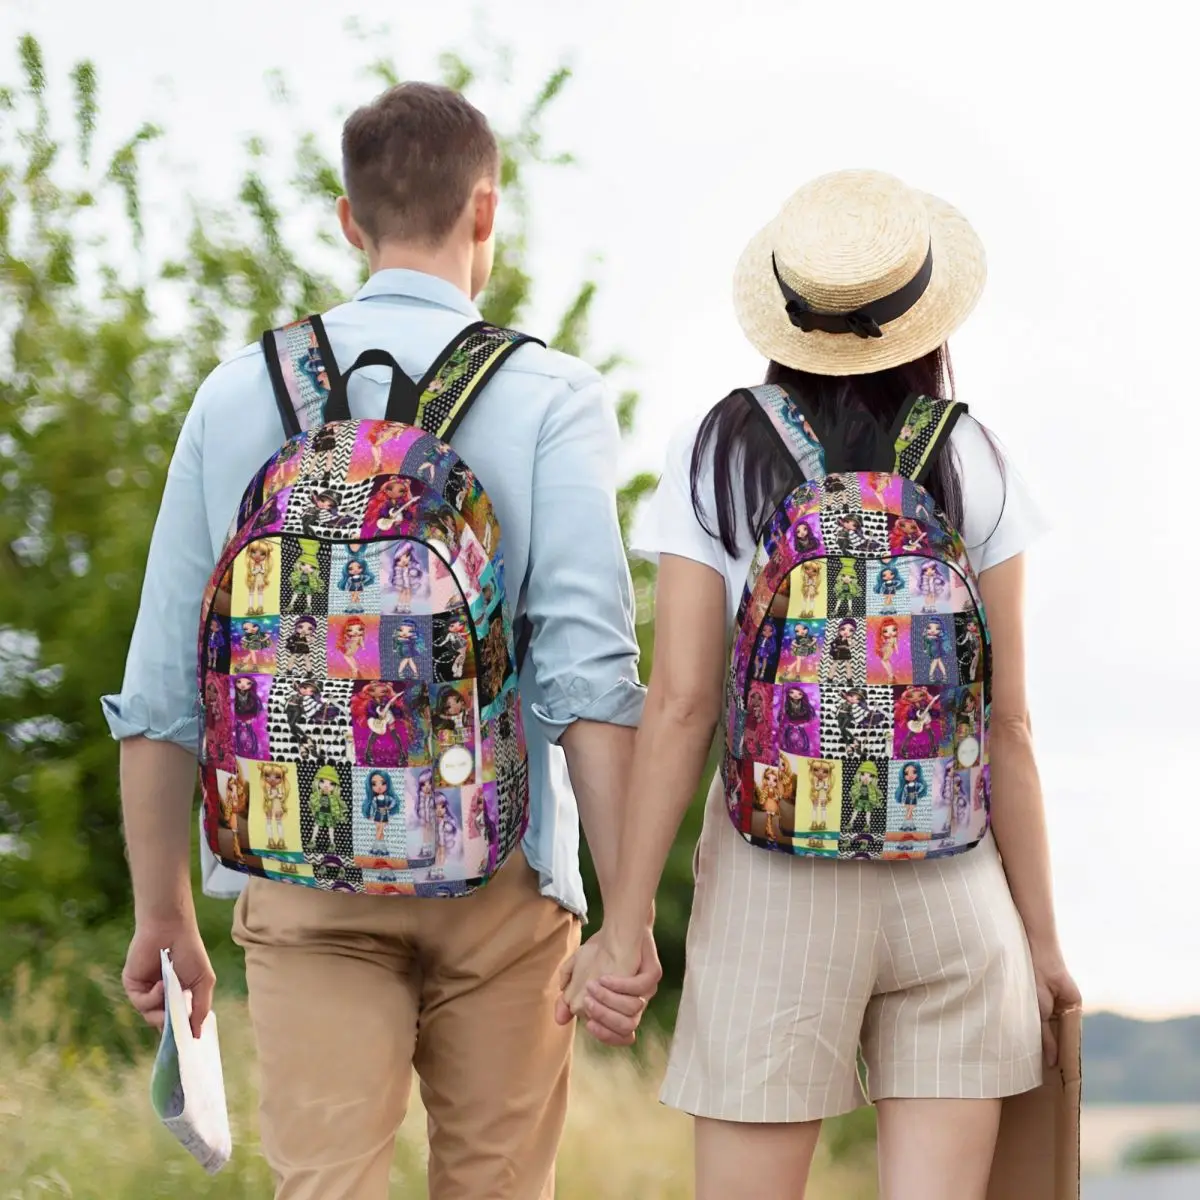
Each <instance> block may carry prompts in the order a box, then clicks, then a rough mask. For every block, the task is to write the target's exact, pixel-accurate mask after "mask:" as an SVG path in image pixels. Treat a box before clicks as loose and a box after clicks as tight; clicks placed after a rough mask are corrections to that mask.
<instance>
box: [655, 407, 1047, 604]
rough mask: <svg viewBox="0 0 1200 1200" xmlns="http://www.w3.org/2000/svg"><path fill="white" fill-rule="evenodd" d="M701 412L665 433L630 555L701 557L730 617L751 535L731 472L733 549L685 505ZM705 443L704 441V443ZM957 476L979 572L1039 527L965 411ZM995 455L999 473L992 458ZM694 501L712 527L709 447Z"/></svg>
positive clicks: (957, 443)
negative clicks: (655, 480) (714, 574)
mask: <svg viewBox="0 0 1200 1200" xmlns="http://www.w3.org/2000/svg"><path fill="white" fill-rule="evenodd" d="M702 420H703V417H702V416H698V417H693V418H692V419H691V420H689V421H688V422H687V423H686V424H685V425H683V426H682V427H681V428H680V429H679V430H678V432H677V433H676V434H675V435H674V437H672V438H671V441H670V443H669V444H668V446H667V455H666V462H665V464H664V466H663V474H662V479H661V481H660V482H659V485H658V490H657V491H656V492H655V494H654V495H653V496H652V497H651V498H650V499H648V500H647V502H646V503H645V504H644V505H643V506H642V510H641V512H640V513H639V517H638V520H637V522H636V523H635V527H634V530H633V538H632V542H633V546H632V549H633V553H634V554H637V555H638V556H639V557H641V558H646V559H649V560H651V561H656V560H657V558H658V556H659V555H660V554H675V555H678V556H679V557H680V558H690V559H692V560H693V561H694V562H698V563H704V564H705V565H706V566H709V567H712V569H713V570H714V571H718V572H720V573H721V574H722V575H723V576H724V577H725V589H726V599H727V602H728V609H727V613H728V616H729V620H730V623H732V621H733V618H734V616H735V615H736V613H737V606H738V604H739V603H740V602H741V598H742V590H743V589H744V588H745V586H746V576H747V575H748V574H749V572H750V560H751V559H752V558H753V557H754V538H753V534H752V533H751V531H750V528H749V524H748V522H747V520H746V516H745V509H744V506H743V504H742V503H741V499H740V494H739V493H740V490H741V489H740V487H739V486H738V476H739V474H740V472H737V471H735V472H734V489H733V491H734V499H735V502H736V507H737V513H738V555H737V557H736V558H735V557H733V556H731V555H729V554H727V553H726V551H725V547H724V546H722V545H721V539H720V537H719V536H714V535H712V534H710V533H709V532H708V531H707V530H705V528H704V527H703V526H702V525H701V524H700V522H699V521H698V520H697V519H696V513H695V511H694V509H693V507H692V485H691V463H692V448H693V446H695V444H696V434H697V433H698V432H699V429H700V423H701V421H702ZM710 445H711V443H710ZM950 445H951V447H952V448H953V450H954V452H955V454H956V455H957V462H958V467H959V472H960V475H961V478H962V494H963V527H962V529H961V530H960V532H961V533H962V536H963V541H964V542H966V545H967V557H968V558H969V559H970V560H971V566H972V567H974V569H975V573H976V574H977V575H978V574H980V573H981V572H983V571H986V570H987V569H988V568H989V567H994V566H995V565H996V564H997V563H1001V562H1004V560H1005V559H1007V558H1012V557H1013V556H1014V555H1016V554H1020V553H1021V551H1023V550H1025V549H1026V548H1027V547H1028V546H1029V545H1030V543H1032V542H1033V541H1034V540H1035V539H1036V538H1037V537H1038V536H1039V535H1040V534H1041V533H1042V532H1043V531H1044V530H1045V528H1046V525H1045V522H1044V520H1043V519H1042V516H1041V514H1040V513H1039V511H1038V509H1037V506H1036V505H1035V504H1034V502H1033V498H1032V497H1031V496H1030V494H1029V490H1028V488H1027V487H1026V486H1025V484H1024V483H1023V481H1022V480H1021V478H1020V476H1019V475H1018V474H1017V472H1016V471H1015V470H1014V469H1013V467H1012V465H1011V463H1010V462H1009V461H1008V459H1007V458H1006V457H1005V456H1004V454H1003V452H1002V451H999V449H998V448H997V449H996V450H993V447H992V444H991V443H990V442H989V441H988V438H987V435H986V434H985V433H984V432H983V430H982V429H981V428H980V426H979V424H978V423H977V422H976V421H975V420H974V419H973V418H972V417H970V416H964V417H962V418H961V419H960V420H959V422H958V424H957V425H955V427H954V431H953V432H952V433H951V435H950ZM997 453H1000V456H1001V461H1002V462H1003V464H1004V467H1003V472H1002V471H1001V467H1000V465H999V464H998V463H997V461H996V455H997ZM699 498H700V503H701V505H702V507H703V509H704V514H705V519H706V522H707V524H708V526H709V528H711V529H713V530H715V529H716V528H717V519H716V503H715V492H714V488H713V470H712V453H711V450H710V452H709V454H708V455H707V456H706V460H705V462H704V464H703V471H702V472H701V476H700V486H699Z"/></svg>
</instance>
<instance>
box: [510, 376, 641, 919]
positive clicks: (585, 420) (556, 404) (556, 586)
mask: <svg viewBox="0 0 1200 1200" xmlns="http://www.w3.org/2000/svg"><path fill="white" fill-rule="evenodd" d="M620 448H621V435H620V430H619V428H618V426H617V418H616V410H615V407H614V405H613V403H612V398H611V396H610V395H609V393H608V389H607V388H606V387H605V385H604V384H603V382H602V381H601V380H600V379H599V377H598V376H593V377H592V379H591V380H589V381H588V382H586V383H585V384H583V385H582V386H580V387H577V388H570V387H569V386H567V385H566V384H564V385H563V386H562V389H561V391H560V393H559V395H557V396H556V397H555V399H554V400H553V401H552V402H551V404H550V406H549V408H548V411H547V413H546V416H545V418H544V420H543V422H542V428H541V431H540V434H539V437H538V447H537V455H536V457H535V461H534V471H533V496H532V513H533V517H532V527H531V530H530V544H529V569H528V574H527V576H526V590H525V600H526V616H527V618H528V620H529V621H530V624H531V627H532V637H531V639H530V644H529V656H528V657H529V663H530V665H531V666H532V668H533V671H534V675H535V677H536V679H537V684H538V690H539V691H540V693H541V695H542V698H543V703H541V704H537V705H534V706H533V712H534V716H535V717H536V718H537V719H538V721H539V722H540V723H541V725H542V726H543V728H544V729H545V731H546V732H547V734H548V736H549V737H550V738H551V739H552V740H554V741H556V742H561V744H562V747H563V749H564V751H565V752H566V755H567V768H568V770H569V772H570V775H571V786H572V788H573V789H574V791H575V794H576V798H577V800H578V801H579V814H580V818H581V820H582V822H583V828H584V833H585V834H586V836H587V840H588V846H589V847H590V849H591V851H592V858H593V860H594V861H595V864H596V873H597V876H598V877H599V880H600V887H601V893H602V894H605V889H606V888H607V887H609V886H611V883H612V879H613V876H614V875H615V870H614V868H615V865H616V839H617V834H618V830H619V828H620V810H621V805H622V804H623V803H624V790H625V781H626V775H627V772H628V767H629V756H630V754H631V752H632V749H633V731H634V729H635V728H636V726H637V724H638V721H639V720H640V719H641V713H642V703H643V700H644V691H643V689H642V686H641V684H640V682H639V680H638V673H637V663H638V645H637V637H636V635H635V632H634V604H633V584H632V581H631V580H630V577H629V564H628V562H627V560H626V558H625V546H624V543H623V542H622V540H621V527H620V523H619V521H618V520H617V503H616V488H617V460H618V458H619V455H620ZM607 898H608V897H607V895H605V899H606V900H607Z"/></svg>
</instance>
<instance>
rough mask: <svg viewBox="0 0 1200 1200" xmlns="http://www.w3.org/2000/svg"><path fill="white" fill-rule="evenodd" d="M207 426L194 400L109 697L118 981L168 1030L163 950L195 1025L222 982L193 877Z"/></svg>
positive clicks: (207, 565)
mask: <svg viewBox="0 0 1200 1200" xmlns="http://www.w3.org/2000/svg"><path fill="white" fill-rule="evenodd" d="M197 401H199V396H198V397H197ZM201 432H202V419H201V417H200V415H199V411H198V404H197V405H194V406H193V408H192V411H191V412H190V413H189V415H188V418H187V420H186V421H185V422H184V426H183V429H182V430H181V432H180V436H179V441H178V443H177V445H176V447H175V453H174V456H173V457H172V460H171V466H170V469H169V470H168V472H167V483H166V488H165V490H164V492H163V500H162V505H161V507H160V509H159V514H158V520H157V522H156V524H155V528H154V536H153V538H152V539H151V544H150V554H149V558H148V560H147V565H146V578H145V582H144V584H143V587H142V598H141V604H140V606H139V610H138V617H137V622H136V625H135V627H134V633H133V639H132V642H131V644H130V649H129V657H128V660H127V662H126V668H125V680H124V684H123V686H122V690H121V693H120V695H119V696H106V697H105V698H104V701H103V703H104V709H105V714H106V716H107V717H108V722H109V726H110V728H111V730H112V732H113V735H114V737H117V738H119V739H120V741H121V806H122V813H123V817H124V827H125V841H126V846H127V848H128V855H129V869H130V874H131V876H132V881H133V903H134V919H135V923H136V925H135V930H134V935H133V939H132V940H131V942H130V946H129V953H128V957H127V959H126V963H125V970H124V973H123V977H122V978H123V982H124V985H125V990H126V993H127V994H128V995H129V998H130V1000H131V1001H132V1002H133V1004H134V1007H135V1008H137V1009H138V1011H139V1012H141V1014H142V1015H143V1016H144V1017H145V1018H146V1020H147V1021H148V1022H150V1024H151V1025H154V1026H155V1027H156V1028H161V1026H162V1021H163V993H162V980H161V975H162V972H161V966H160V954H159V952H160V951H161V950H164V949H170V950H171V953H172V961H173V964H174V966H175V971H176V974H177V975H178V976H179V981H180V983H181V984H182V986H183V987H184V988H185V989H191V991H192V1026H193V1029H194V1030H199V1028H200V1024H201V1022H202V1021H203V1020H204V1017H205V1015H206V1014H207V1012H208V1010H209V1008H210V1007H211V1004H212V988H213V981H214V980H213V972H212V967H211V965H210V964H209V961H208V955H207V954H206V953H205V950H204V946H203V944H202V943H201V941H200V935H199V931H198V929H197V926H196V912H195V907H194V905H193V902H192V892H191V874H190V862H191V835H192V798H193V795H194V793H195V781H196V750H197V747H198V744H199V738H200V722H199V713H198V705H197V701H196V694H197V693H196V630H197V627H198V622H199V619H200V604H201V600H202V598H203V593H204V588H205V585H206V583H207V581H208V577H209V575H210V573H211V571H212V568H213V566H214V561H213V549H212V540H211V537H210V535H209V530H208V526H207V520H206V516H205V511H206V510H205V504H204V487H203V479H202V475H201Z"/></svg>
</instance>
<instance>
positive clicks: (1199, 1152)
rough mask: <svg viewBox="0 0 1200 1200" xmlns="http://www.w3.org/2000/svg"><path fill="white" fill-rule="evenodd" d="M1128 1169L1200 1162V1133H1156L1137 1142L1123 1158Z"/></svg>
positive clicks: (1122, 1160)
mask: <svg viewBox="0 0 1200 1200" xmlns="http://www.w3.org/2000/svg"><path fill="white" fill-rule="evenodd" d="M1121 1162H1122V1163H1123V1164H1124V1165H1125V1166H1127V1167H1156V1166H1162V1165H1165V1164H1167V1163H1189V1162H1200V1133H1194V1134H1184V1133H1156V1134H1153V1135H1151V1136H1150V1137H1146V1138H1143V1139H1142V1140H1141V1141H1140V1142H1135V1143H1134V1145H1132V1146H1131V1147H1130V1148H1129V1149H1128V1150H1126V1151H1125V1153H1124V1154H1123V1155H1122V1156H1121Z"/></svg>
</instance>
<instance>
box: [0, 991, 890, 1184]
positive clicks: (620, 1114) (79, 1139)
mask: <svg viewBox="0 0 1200 1200" xmlns="http://www.w3.org/2000/svg"><path fill="white" fill-rule="evenodd" d="M113 1003H114V1004H116V1003H120V1000H119V998H118V997H117V996H116V995H114V996H113ZM70 1006H71V996H70V994H69V989H66V988H64V980H63V977H61V976H60V977H54V976H50V977H44V978H41V979H38V980H35V979H34V978H33V977H32V975H31V974H30V973H29V972H28V971H25V972H21V973H19V975H18V978H17V980H16V986H15V989H14V996H13V1002H12V1005H11V1008H10V1011H9V1013H8V1015H7V1016H5V1017H4V1018H3V1019H0V1197H3V1200H34V1198H36V1200H45V1198H46V1197H70V1198H72V1200H150V1198H151V1197H172V1198H173V1200H178V1198H186V1200H190V1198H191V1197H197V1198H199V1197H214V1198H222V1200H233V1198H234V1197H238V1198H245V1197H268V1198H269V1197H270V1196H271V1191H272V1188H271V1176H270V1172H269V1171H268V1169H267V1166H266V1164H265V1163H264V1162H263V1160H262V1158H261V1156H260V1154H259V1151H258V1147H257V1142H256V1116H255V1103H256V1099H255V1098H256V1079H255V1071H254V1066H253V1061H254V1056H253V1047H252V1045H251V1043H250V1037H249V1033H248V1032H247V1030H248V1022H247V1020H246V1019H245V1012H244V1001H243V1000H242V999H241V998H240V997H237V996H229V995H223V996H219V997H218V1001H217V1011H218V1016H219V1018H220V1020H221V1048H222V1056H223V1058H224V1062H225V1072H226V1087H227V1090H228V1094H229V1104H230V1117H231V1120H232V1123H233V1128H234V1140H235V1144H236V1148H235V1151H234V1156H233V1159H232V1160H231V1162H230V1163H229V1165H228V1166H227V1167H226V1168H225V1170H224V1171H222V1172H221V1173H220V1174H219V1175H217V1176H215V1177H212V1178H210V1177H208V1176H206V1175H205V1174H204V1173H203V1172H202V1171H201V1170H200V1169H199V1167H198V1166H196V1164H195V1163H193V1162H192V1160H191V1159H190V1158H189V1157H188V1156H187V1155H186V1154H185V1153H184V1152H183V1151H182V1150H181V1149H180V1148H179V1147H178V1145H176V1143H175V1142H174V1141H173V1140H172V1139H171V1137H170V1135H169V1134H167V1133H166V1132H165V1131H164V1130H163V1129H161V1128H160V1127H159V1126H158V1124H157V1122H156V1120H155V1118H154V1116H153V1113H152V1112H151V1109H150V1105H149V1098H148V1085H149V1074H150V1060H151V1057H152V1056H151V1054H150V1052H149V1051H146V1052H145V1053H143V1054H142V1055H141V1056H139V1058H138V1059H137V1060H136V1061H135V1062H134V1063H133V1064H130V1063H128V1062H126V1061H122V1060H120V1059H118V1058H116V1057H112V1056H110V1055H109V1054H107V1053H106V1052H105V1051H104V1050H102V1049H100V1048H98V1047H94V1048H90V1049H81V1048H79V1046H78V1043H77V1042H75V1041H73V1040H68V1039H66V1038H64V1037H63V1031H64V1030H69V1029H71V1028H72V1027H73V1025H74V1022H73V1020H72V1017H71V1012H70ZM648 1042H649V1044H648V1046H647V1047H646V1048H645V1049H644V1051H643V1053H642V1055H641V1056H640V1057H634V1056H632V1055H629V1054H624V1053H622V1054H617V1053H605V1052H602V1051H598V1050H596V1049H594V1048H593V1047H592V1045H591V1044H590V1043H588V1042H587V1041H586V1039H581V1042H580V1045H579V1054H578V1056H577V1059H576V1068H575V1073H574V1082H573V1090H572V1097H571V1108H570V1113H569V1116H568V1121H567V1130H566V1135H565V1137H564V1139H563V1145H562V1151H561V1154H560V1156H559V1186H558V1197H559V1200H685V1198H687V1197H691V1196H692V1194H693V1191H692V1164H691V1123H690V1120H689V1119H688V1118H687V1117H686V1116H684V1115H682V1114H680V1113H677V1112H673V1111H671V1110H669V1109H666V1108H663V1107H661V1106H660V1105H659V1104H658V1103H657V1102H656V1098H655V1092H656V1087H657V1082H658V1080H659V1079H661V1077H662V1072H663V1064H664V1057H665V1048H664V1046H663V1043H662V1041H661V1039H655V1038H653V1037H651V1038H650V1039H648ZM424 1127H425V1122H424V1114H423V1113H422V1111H421V1105H420V1098H419V1095H418V1094H417V1093H416V1092H415V1091H414V1094H413V1102H412V1108H411V1110H410V1113H409V1117H408V1120H407V1121H406V1122H405V1125H404V1128H403V1129H402V1130H401V1132H400V1136H399V1138H398V1140H397V1146H396V1156H395V1161H394V1165H393V1167H392V1189H391V1194H392V1196H395V1197H413V1198H420V1197H425V1196H426V1195H427V1192H426V1187H425V1178H424V1176H425V1156H426V1146H425V1135H424ZM856 1128H860V1129H861V1134H856V1132H855V1130H856ZM831 1132H832V1134H833V1136H832V1137H830V1138H829V1139H827V1140H826V1143H825V1144H824V1145H823V1147H822V1149H821V1151H820V1153H819V1161H818V1164H817V1167H816V1171H815V1177H814V1180H813V1184H812V1186H811V1187H810V1189H809V1196H810V1198H811V1200H833V1198H834V1197H836V1198H837V1200H872V1198H873V1197H874V1196H875V1186H874V1166H873V1161H872V1155H871V1152H870V1148H869V1145H868V1144H867V1143H866V1137H867V1135H868V1134H869V1129H867V1128H866V1124H865V1123H863V1122H860V1123H859V1125H858V1126H854V1125H853V1124H852V1125H846V1124H845V1123H843V1124H841V1125H840V1126H838V1127H837V1128H835V1129H834V1130H833V1131H831ZM847 1147H849V1148H848V1149H847ZM481 1200H483V1198H481Z"/></svg>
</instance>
